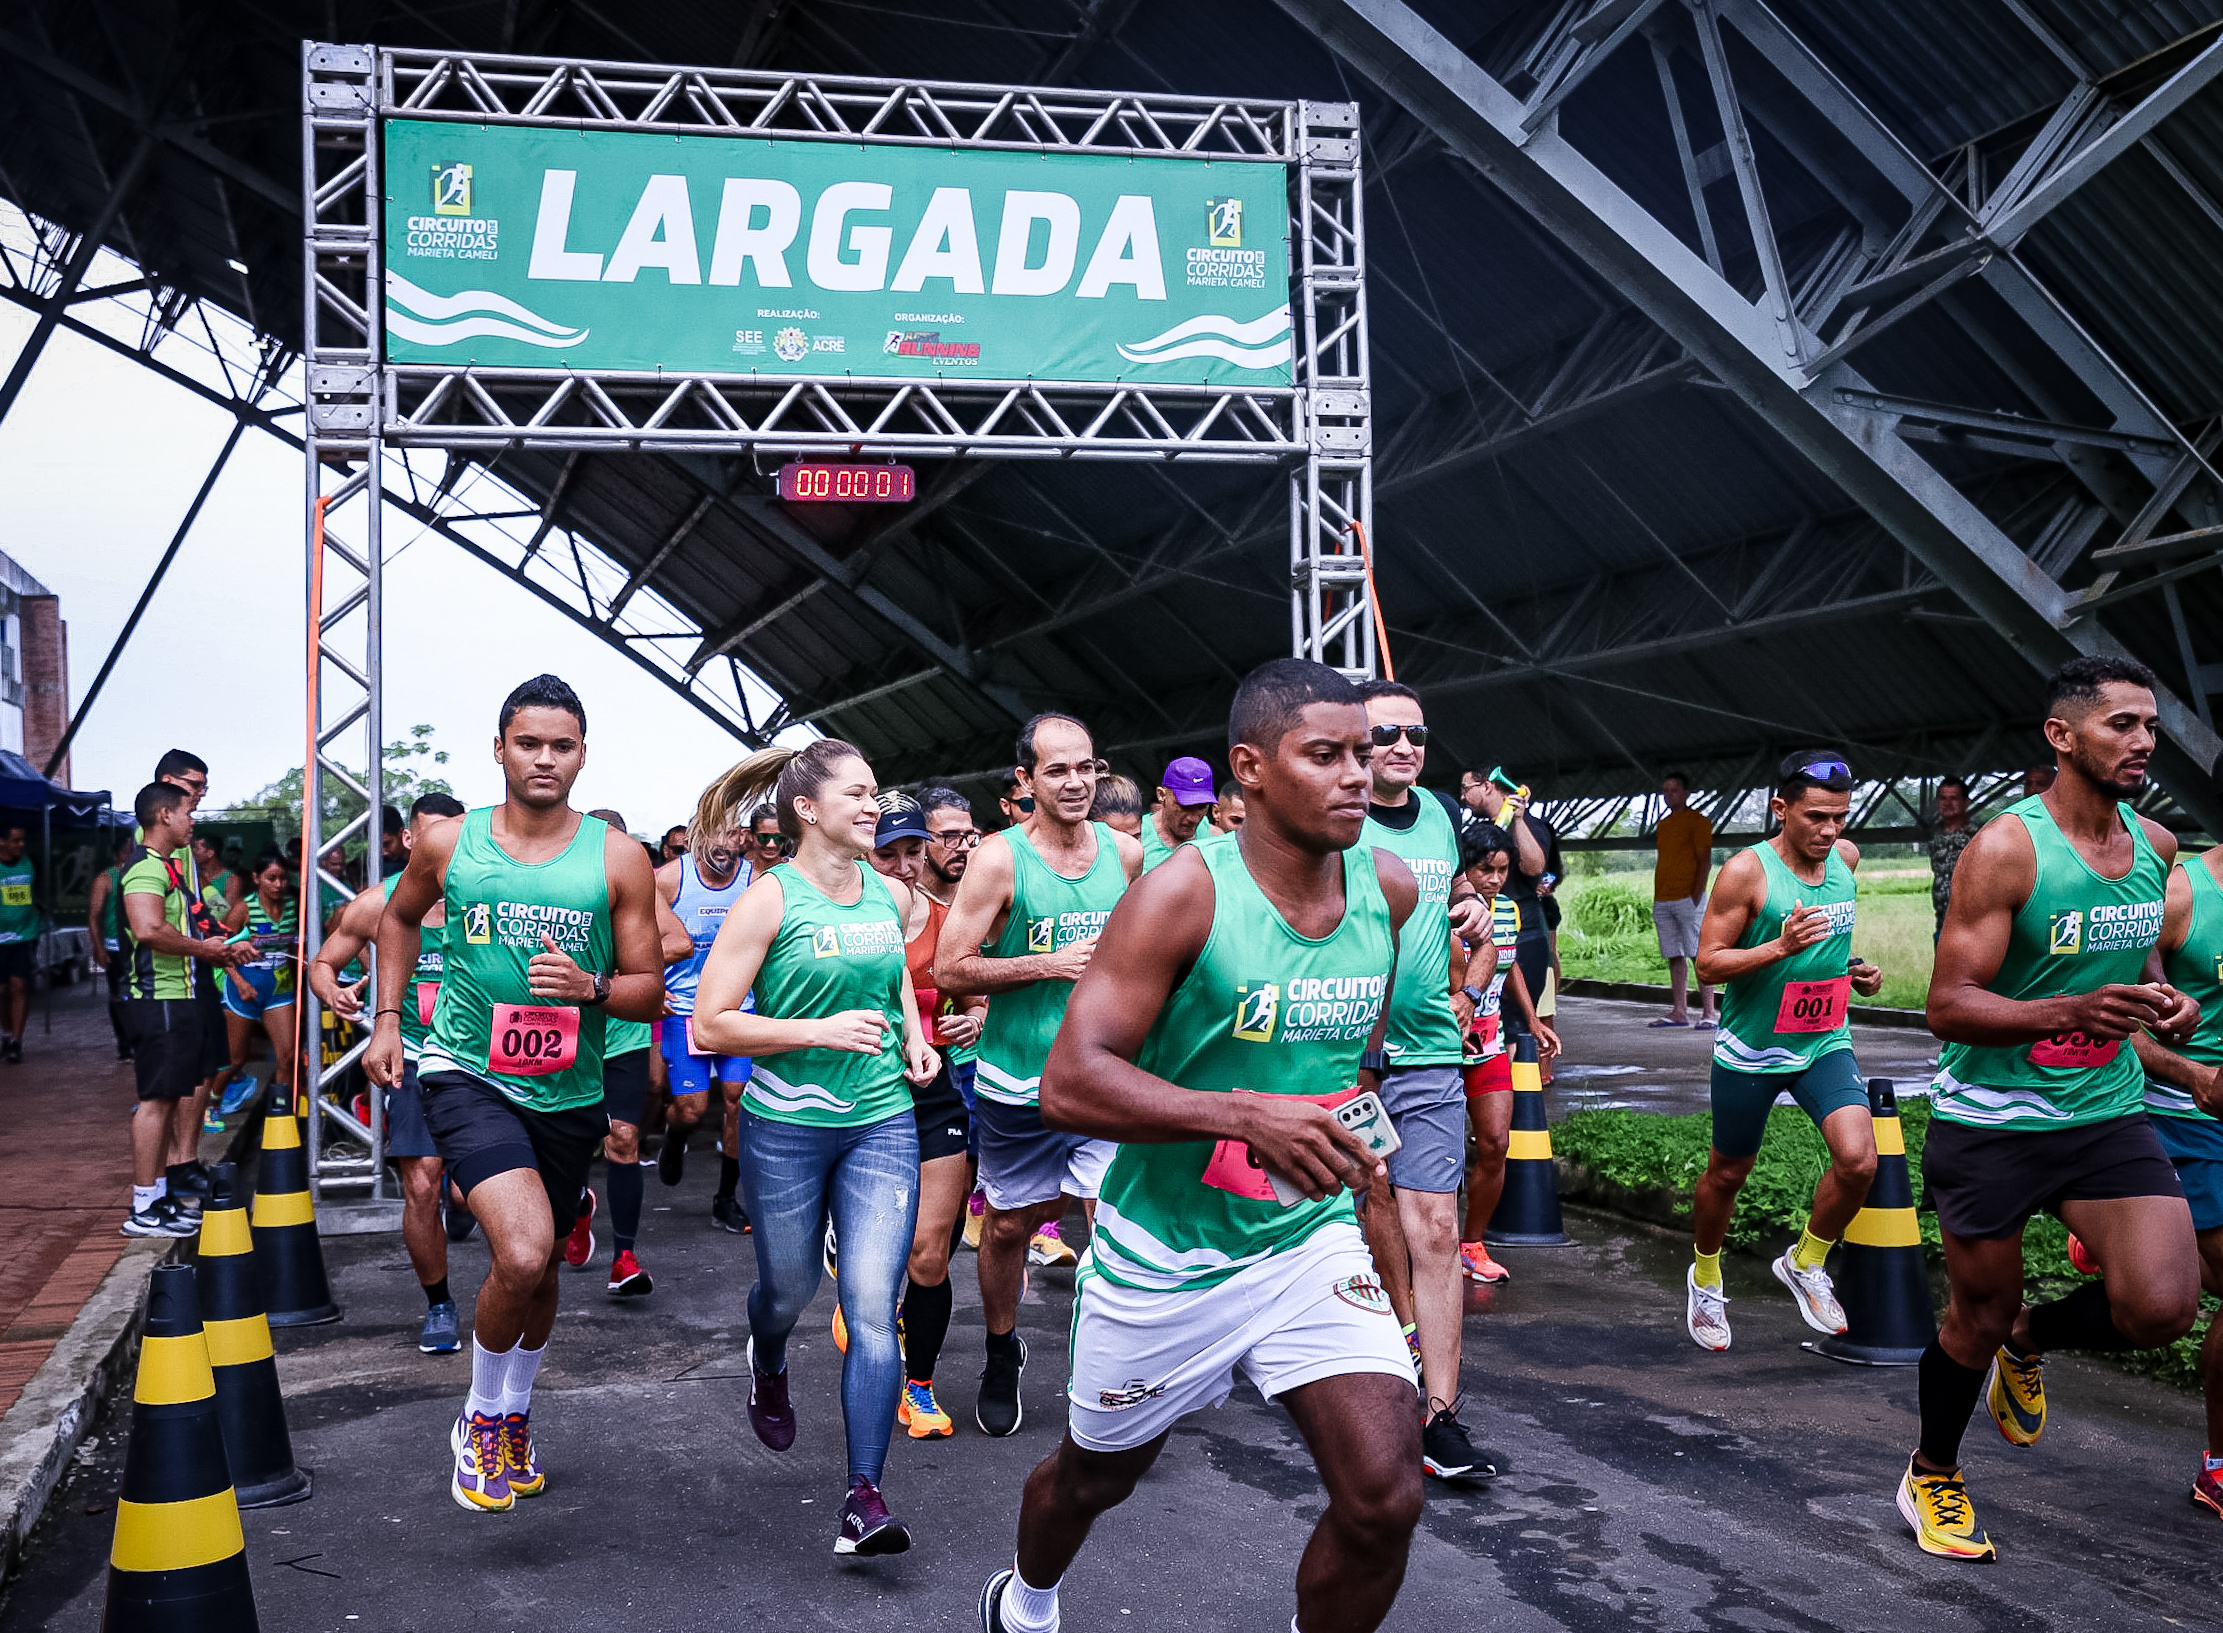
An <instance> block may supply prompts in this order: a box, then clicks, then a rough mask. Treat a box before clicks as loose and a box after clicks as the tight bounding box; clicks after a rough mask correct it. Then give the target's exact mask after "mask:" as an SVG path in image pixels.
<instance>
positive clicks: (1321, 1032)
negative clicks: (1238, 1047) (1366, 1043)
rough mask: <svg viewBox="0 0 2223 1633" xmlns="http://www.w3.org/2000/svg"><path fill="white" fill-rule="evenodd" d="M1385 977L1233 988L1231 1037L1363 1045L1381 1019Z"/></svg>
mask: <svg viewBox="0 0 2223 1633" xmlns="http://www.w3.org/2000/svg"><path fill="white" fill-rule="evenodd" d="M1388 990H1389V977H1388V976H1387V975H1300V976H1297V977H1295V978H1293V979H1291V980H1287V981H1251V982H1246V983H1244V984H1243V985H1242V986H1239V987H1237V988H1236V989H1235V1036H1236V1037H1238V1038H1241V1039H1242V1040H1243V1041H1244V1042H1245V1043H1272V1042H1275V1041H1276V1028H1277V1027H1278V1028H1279V1034H1278V1036H1279V1041H1280V1042H1282V1043H1348V1042H1351V1041H1353V1040H1354V1039H1355V1040H1359V1041H1363V1040H1364V1039H1365V1038H1366V1037H1367V1036H1368V1035H1370V1034H1371V1033H1372V1032H1373V1030H1374V1023H1375V1022H1376V1021H1378V1020H1380V1019H1381V1016H1382V999H1383V997H1384V996H1385V995H1386V994H1387V992H1388Z"/></svg>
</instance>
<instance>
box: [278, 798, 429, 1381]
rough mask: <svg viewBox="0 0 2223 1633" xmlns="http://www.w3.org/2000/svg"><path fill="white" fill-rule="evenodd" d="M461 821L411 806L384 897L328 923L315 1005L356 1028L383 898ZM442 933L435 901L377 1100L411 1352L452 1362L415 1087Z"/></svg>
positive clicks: (420, 1101)
mask: <svg viewBox="0 0 2223 1633" xmlns="http://www.w3.org/2000/svg"><path fill="white" fill-rule="evenodd" d="M463 814H464V810H463V802H462V801H461V800H459V799H457V798H456V797H455V796H454V795H452V794H425V795H421V796H420V797H419V798H418V800H417V802H416V803H415V804H414V805H412V806H410V808H409V824H408V826H407V827H406V828H404V829H403V830H402V836H401V837H402V864H401V866H400V867H397V868H395V869H394V871H393V872H391V873H388V874H387V875H386V877H385V881H384V884H385V888H384V889H382V890H377V891H370V890H365V891H362V892H360V893H359V894H358V895H357V896H356V897H355V899H354V900H353V901H351V902H349V903H348V904H347V905H346V906H345V907H343V908H341V909H340V913H339V917H338V918H336V919H335V920H333V922H332V928H331V930H330V931H328V932H327V933H326V935H325V937H324V944H323V945H322V946H321V947H319V948H318V949H317V954H316V957H315V958H313V959H311V960H310V961H309V990H310V991H311V992H313V993H315V994H316V999H317V1002H318V1003H320V1004H322V1005H323V1006H324V1007H325V1008H326V1009H327V1010H329V1011H330V1012H331V1013H333V1014H335V1015H337V1016H339V1017H340V1018H341V1019H342V1020H344V1021H356V1022H359V1021H360V1020H361V1019H362V1017H363V987H364V983H363V982H362V981H359V980H358V981H353V982H350V981H349V980H348V979H347V977H346V971H347V970H348V969H349V967H350V966H352V965H354V964H355V962H356V960H357V959H358V958H359V957H360V956H361V955H362V951H363V949H364V948H365V947H366V946H368V945H370V944H371V943H372V942H374V941H376V940H377V939H378V927H379V925H380V923H381V922H382V921H383V920H384V919H385V916H386V902H387V899H388V898H389V897H390V896H392V895H393V893H394V886H395V885H396V884H397V883H399V882H400V879H401V874H402V868H405V867H406V866H407V865H408V853H409V852H410V851H412V850H414V849H416V847H417V846H418V845H420V844H422V843H423V842H424V838H425V835H426V834H427V833H429V832H431V831H432V829H434V828H435V827H437V826H439V825H440V824H442V823H444V822H449V821H452V820H453V819H455V818H457V817H460V816H462V815H463ZM446 926H447V917H446V910H445V909H444V907H443V906H442V905H441V904H440V903H438V902H435V903H434V904H433V905H432V908H431V909H430V911H428V912H427V913H426V914H425V917H424V922H423V924H422V925H421V926H420V927H419V935H418V941H417V962H416V966H415V967H414V968H413V969H412V970H411V971H410V974H409V981H408V984H407V985H406V986H405V987H404V988H403V989H402V998H401V1053H402V1067H401V1076H400V1078H399V1079H398V1080H397V1081H396V1082H395V1083H394V1084H393V1086H392V1087H391V1088H389V1089H387V1090H386V1091H385V1096H384V1098H385V1105H386V1155H387V1156H388V1157H390V1158H391V1159H392V1160H393V1164H394V1171H395V1173H396V1174H398V1175H399V1176H400V1178H401V1242H402V1246H403V1247H404V1248H405V1249H406V1250H407V1251H408V1254H409V1266H410V1268H411V1269H412V1270H414V1271H415V1272H416V1273H417V1285H418V1286H419V1287H420V1288H422V1289H423V1290H424V1295H425V1315H424V1324H423V1325H422V1326H421V1327H420V1328H419V1329H418V1331H417V1348H418V1349H420V1350H421V1351H423V1352H424V1353H425V1354H427V1355H452V1354H453V1353H455V1351H457V1350H458V1349H460V1348H462V1347H463V1334H462V1327H461V1320H460V1317H459V1316H458V1314H457V1312H456V1303H455V1295H454V1293H453V1291H452V1290H451V1289H450V1288H449V1286H448V1232H447V1227H446V1222H445V1221H444V1220H443V1219H442V1218H441V1208H440V1181H441V1171H442V1164H441V1161H440V1152H439V1148H438V1146H436V1145H435V1144H434V1143H433V1138H432V1129H431V1128H430V1127H429V1126H428V1125H427V1124H426V1122H425V1110H424V1094H423V1091H422V1090H421V1089H420V1088H419V1086H418V1082H417V1067H418V1063H419V1058H420V1057H421V1056H422V1054H423V1052H424V1041H425V1028H426V1026H427V1024H428V1023H429V1020H430V1017H431V1014H432V1006H433V1004H434V1003H435V1002H436V1001H437V999H438V996H439V992H440V973H441V968H442V950H443V934H442V933H443V931H444V930H445V929H446Z"/></svg>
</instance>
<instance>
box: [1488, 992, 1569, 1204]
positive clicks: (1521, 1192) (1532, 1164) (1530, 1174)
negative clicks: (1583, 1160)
mask: <svg viewBox="0 0 2223 1633" xmlns="http://www.w3.org/2000/svg"><path fill="white" fill-rule="evenodd" d="M1512 1051H1513V1126H1512V1129H1511V1131H1510V1133H1509V1134H1508V1136H1507V1139H1506V1146H1505V1189H1504V1190H1503V1191H1502V1192H1500V1193H1499V1195H1498V1199H1497V1209H1496V1211H1495V1212H1493V1213H1492V1214H1491V1215H1490V1228H1489V1229H1488V1230H1487V1231H1486V1232H1485V1233H1484V1238H1485V1240H1487V1241H1488V1242H1489V1243H1490V1244H1491V1245H1492V1246H1493V1247H1565V1246H1567V1245H1568V1244H1569V1242H1570V1240H1571V1238H1569V1236H1568V1235H1567V1229H1566V1221H1565V1220H1564V1219H1563V1218H1561V1217H1560V1212H1559V1173H1558V1170H1557V1169H1555V1168H1554V1167H1553V1166H1552V1160H1551V1126H1550V1124H1548V1123H1547V1122H1546V1121H1545V1120H1544V1078H1543V1073H1542V1071H1541V1070H1540V1069H1539V1068H1538V1067H1537V1064H1536V1039H1535V1038H1534V1037H1533V1036H1531V1035H1530V1034H1528V1033H1525V1032H1524V1033H1521V1034H1519V1035H1518V1036H1516V1037H1515V1038H1514V1039H1513V1040H1512Z"/></svg>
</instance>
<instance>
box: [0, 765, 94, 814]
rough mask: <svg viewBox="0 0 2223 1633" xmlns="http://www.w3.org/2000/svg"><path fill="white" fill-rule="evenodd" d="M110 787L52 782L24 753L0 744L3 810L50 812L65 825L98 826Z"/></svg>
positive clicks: (0, 785)
mask: <svg viewBox="0 0 2223 1633" xmlns="http://www.w3.org/2000/svg"><path fill="white" fill-rule="evenodd" d="M107 809H108V791H107V790H106V789H105V788H103V789H97V790H80V789H73V788H64V787H62V786H61V785H60V784H59V783H52V782H48V781H47V780H46V779H45V778H44V777H42V776H40V775H39V769H38V767H37V766H35V765H33V764H32V763H31V762H30V761H29V760H26V759H25V758H24V757H23V756H22V755H20V754H16V753H14V752H12V751H10V750H8V749H4V748H0V810H6V811H32V812H44V813H47V814H49V815H51V816H53V817H55V818H57V819H59V821H60V822H61V825H62V826H63V827H65V828H72V827H87V826H98V825H99V819H100V813H101V812H103V811H105V810H107Z"/></svg>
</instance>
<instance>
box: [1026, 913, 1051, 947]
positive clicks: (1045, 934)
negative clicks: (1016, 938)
mask: <svg viewBox="0 0 2223 1633" xmlns="http://www.w3.org/2000/svg"><path fill="white" fill-rule="evenodd" d="M1056 942H1057V920H1056V919H1029V920H1027V951H1028V952H1030V953H1047V952H1053V951H1055V950H1056Z"/></svg>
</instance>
